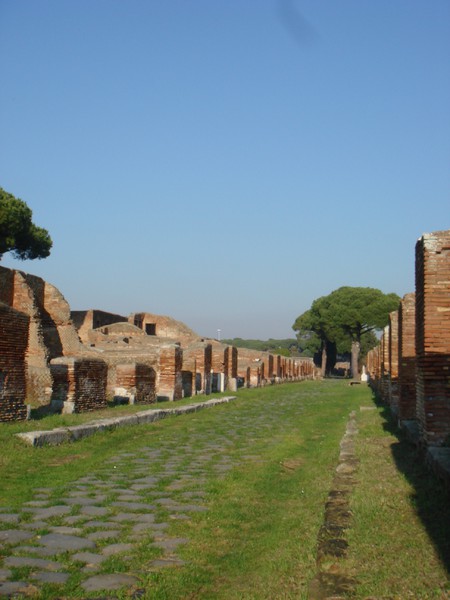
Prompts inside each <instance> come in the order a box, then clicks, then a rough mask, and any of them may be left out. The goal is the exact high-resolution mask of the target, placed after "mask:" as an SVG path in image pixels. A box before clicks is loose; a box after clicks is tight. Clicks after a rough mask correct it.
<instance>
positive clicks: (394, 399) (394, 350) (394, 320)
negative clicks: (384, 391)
mask: <svg viewBox="0 0 450 600" xmlns="http://www.w3.org/2000/svg"><path fill="white" fill-rule="evenodd" d="M388 355H389V404H390V406H391V409H392V410H393V411H394V412H395V413H397V412H398V311H397V310H395V311H393V312H391V313H389V352H388Z"/></svg>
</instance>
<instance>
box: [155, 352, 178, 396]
mask: <svg viewBox="0 0 450 600" xmlns="http://www.w3.org/2000/svg"><path fill="white" fill-rule="evenodd" d="M159 357H160V360H159V385H158V389H157V394H158V396H163V397H166V398H169V400H180V399H181V398H182V397H183V380H182V373H181V371H182V367H183V350H182V349H181V348H180V346H177V345H175V344H167V345H165V346H161V348H160V351H159Z"/></svg>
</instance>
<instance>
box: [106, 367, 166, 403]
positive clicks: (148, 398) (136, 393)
mask: <svg viewBox="0 0 450 600" xmlns="http://www.w3.org/2000/svg"><path fill="white" fill-rule="evenodd" d="M117 388H121V389H123V390H125V392H126V395H127V396H128V397H129V398H133V401H134V403H135V404H151V403H152V402H156V372H155V369H153V368H152V367H149V366H148V365H145V364H142V363H126V364H119V365H117V366H116V391H117Z"/></svg>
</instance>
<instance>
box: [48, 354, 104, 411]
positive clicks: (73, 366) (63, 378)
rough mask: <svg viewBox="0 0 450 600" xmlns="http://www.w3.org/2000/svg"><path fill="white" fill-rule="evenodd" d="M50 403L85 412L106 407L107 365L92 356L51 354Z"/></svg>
mask: <svg viewBox="0 0 450 600" xmlns="http://www.w3.org/2000/svg"><path fill="white" fill-rule="evenodd" d="M50 369H51V374H52V378H53V387H52V403H53V404H54V406H57V404H58V403H61V404H63V406H62V408H63V410H64V412H76V413H80V412H86V411H92V410H98V409H101V408H106V406H107V399H106V381H107V369H108V368H107V365H106V363H105V362H104V361H103V360H100V359H95V358H70V357H59V358H54V359H53V360H52V361H51V362H50Z"/></svg>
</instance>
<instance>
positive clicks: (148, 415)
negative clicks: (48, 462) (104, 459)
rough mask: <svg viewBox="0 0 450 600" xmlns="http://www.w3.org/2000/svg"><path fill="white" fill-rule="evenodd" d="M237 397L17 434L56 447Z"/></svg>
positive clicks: (19, 436)
mask: <svg viewBox="0 0 450 600" xmlns="http://www.w3.org/2000/svg"><path fill="white" fill-rule="evenodd" d="M235 399H236V397H235V396H226V397H224V398H213V399H211V400H207V401H206V402H199V403H196V404H187V405H185V406H179V407H177V408H165V409H154V410H146V411H141V412H138V413H135V414H134V415H127V416H124V417H115V418H111V419H98V420H96V421H91V422H90V423H84V424H83V425H75V426H73V427H58V428H56V429H52V430H51V431H29V432H26V433H17V434H16V435H17V437H18V438H20V439H21V440H22V441H24V442H25V443H26V444H28V445H30V446H35V447H39V446H46V445H50V446H56V445H59V444H64V443H67V442H76V441H77V440H80V439H82V438H85V437H89V436H91V435H94V434H95V433H98V432H100V431H105V430H108V429H116V428H117V427H128V426H130V425H142V424H145V423H153V422H154V421H160V420H161V419H165V418H166V417H170V416H180V415H185V414H188V413H192V412H196V411H198V410H202V409H205V408H211V407H213V406H218V405H220V404H224V403H228V402H230V401H232V400H235Z"/></svg>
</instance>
